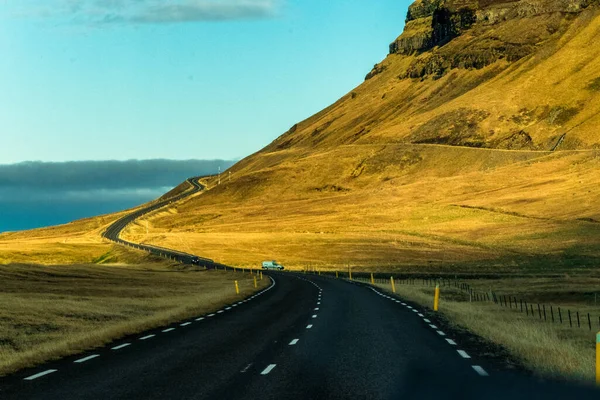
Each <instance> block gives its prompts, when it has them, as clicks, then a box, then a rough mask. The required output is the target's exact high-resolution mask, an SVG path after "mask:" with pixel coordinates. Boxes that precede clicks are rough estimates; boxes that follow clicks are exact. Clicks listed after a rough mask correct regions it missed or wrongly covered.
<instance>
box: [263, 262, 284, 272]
mask: <svg viewBox="0 0 600 400" xmlns="http://www.w3.org/2000/svg"><path fill="white" fill-rule="evenodd" d="M262 267H263V269H278V270H283V269H284V268H283V265H281V264H277V261H275V260H273V261H263V262H262Z"/></svg>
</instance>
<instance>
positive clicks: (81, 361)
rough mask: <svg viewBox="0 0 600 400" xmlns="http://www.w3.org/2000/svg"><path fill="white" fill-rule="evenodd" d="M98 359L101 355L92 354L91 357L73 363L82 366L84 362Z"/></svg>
mask: <svg viewBox="0 0 600 400" xmlns="http://www.w3.org/2000/svg"><path fill="white" fill-rule="evenodd" d="M96 357H100V354H92V355H91V356H87V357H84V358H80V359H79V360H75V361H73V362H74V363H77V364H81V363H84V362H86V361H90V360H93V359H94V358H96Z"/></svg>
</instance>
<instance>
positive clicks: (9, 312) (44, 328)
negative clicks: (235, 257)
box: [0, 263, 269, 375]
mask: <svg viewBox="0 0 600 400" xmlns="http://www.w3.org/2000/svg"><path fill="white" fill-rule="evenodd" d="M176 268H179V270H177V269H176ZM181 268H182V267H179V266H166V265H160V264H150V263H148V264H147V265H141V266H135V267H132V266H120V265H112V266H97V265H73V266H34V265H0V281H1V282H2V292H1V293H0V321H1V324H0V375H3V374H7V373H10V372H12V371H15V370H17V369H20V368H24V367H30V366H34V365H36V364H39V363H42V362H44V361H47V360H50V359H56V358H59V357H61V356H66V355H69V354H76V353H79V352H81V351H84V350H87V349H90V348H94V347H97V346H101V345H103V344H106V343H109V342H110V341H112V340H114V339H116V338H119V337H122V336H125V335H128V334H133V333H138V332H141V331H144V330H147V329H151V328H155V327H159V326H163V325H166V324H169V323H172V322H175V321H178V320H181V319H185V318H188V317H192V316H195V315H198V314H203V313H206V312H209V311H213V310H215V309H218V308H220V307H222V306H223V305H224V304H228V303H231V302H233V301H234V300H236V299H238V298H241V297H246V296H248V295H250V294H251V293H253V292H255V289H254V284H253V278H252V275H250V274H242V273H237V274H236V273H234V272H224V271H204V270H197V269H181ZM235 279H237V280H238V281H239V285H240V290H241V294H240V295H239V296H237V295H236V294H235V289H234V285H233V281H234V280H235ZM268 283H269V280H268V279H266V277H265V279H264V280H263V281H261V282H260V286H259V287H260V288H264V287H266V286H268Z"/></svg>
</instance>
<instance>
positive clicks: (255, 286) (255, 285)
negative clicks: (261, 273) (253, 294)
mask: <svg viewBox="0 0 600 400" xmlns="http://www.w3.org/2000/svg"><path fill="white" fill-rule="evenodd" d="M257 287H258V285H257V284H256V277H254V288H257Z"/></svg>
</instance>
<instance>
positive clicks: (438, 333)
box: [437, 331, 446, 336]
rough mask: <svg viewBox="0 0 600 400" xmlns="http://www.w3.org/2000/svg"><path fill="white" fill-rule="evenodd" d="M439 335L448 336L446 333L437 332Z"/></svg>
mask: <svg viewBox="0 0 600 400" xmlns="http://www.w3.org/2000/svg"><path fill="white" fill-rule="evenodd" d="M437 333H438V335H440V336H446V334H445V333H444V332H442V331H437Z"/></svg>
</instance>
